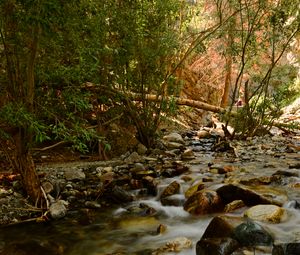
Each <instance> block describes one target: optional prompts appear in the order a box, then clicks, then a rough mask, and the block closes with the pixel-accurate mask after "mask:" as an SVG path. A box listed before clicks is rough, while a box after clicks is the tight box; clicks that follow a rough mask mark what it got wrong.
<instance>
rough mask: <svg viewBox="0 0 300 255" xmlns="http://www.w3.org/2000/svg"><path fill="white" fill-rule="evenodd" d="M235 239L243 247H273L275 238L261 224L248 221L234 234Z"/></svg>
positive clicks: (239, 226) (237, 228)
mask: <svg viewBox="0 0 300 255" xmlns="http://www.w3.org/2000/svg"><path fill="white" fill-rule="evenodd" d="M233 237H234V239H236V240H237V241H238V242H239V243H240V244H241V245H242V246H252V247H254V246H271V245H272V244H273V237H272V236H271V235H270V233H269V232H268V231H266V230H265V229H264V228H263V227H262V226H260V225H259V224H257V223H255V222H253V221H251V220H248V221H247V222H244V223H242V224H240V225H238V226H237V227H236V228H235V229H234V232H233Z"/></svg>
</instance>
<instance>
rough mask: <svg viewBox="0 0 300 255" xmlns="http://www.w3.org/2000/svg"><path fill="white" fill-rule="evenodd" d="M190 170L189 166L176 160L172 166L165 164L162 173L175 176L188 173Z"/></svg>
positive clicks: (165, 175)
mask: <svg viewBox="0 0 300 255" xmlns="http://www.w3.org/2000/svg"><path fill="white" fill-rule="evenodd" d="M188 171H189V168H188V167H187V166H186V165H184V164H182V162H180V161H174V162H172V164H171V166H169V165H167V166H164V169H163V170H162V172H161V175H162V176H163V177H175V176H178V175H181V174H183V173H186V172H188Z"/></svg>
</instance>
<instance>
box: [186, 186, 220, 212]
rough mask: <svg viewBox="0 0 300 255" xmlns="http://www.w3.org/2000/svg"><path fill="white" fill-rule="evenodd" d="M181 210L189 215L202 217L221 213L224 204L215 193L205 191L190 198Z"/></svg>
mask: <svg viewBox="0 0 300 255" xmlns="http://www.w3.org/2000/svg"><path fill="white" fill-rule="evenodd" d="M183 208H184V210H186V211H187V212H189V213H191V214H195V215H203V214H207V213H216V212H220V211H222V210H223V208H224V204H223V202H222V200H221V198H220V196H219V195H218V193H217V192H215V191H213V190H207V189H205V190H201V191H198V192H196V193H194V194H193V195H192V196H190V197H189V198H188V199H187V201H186V202H185V203H184V207H183Z"/></svg>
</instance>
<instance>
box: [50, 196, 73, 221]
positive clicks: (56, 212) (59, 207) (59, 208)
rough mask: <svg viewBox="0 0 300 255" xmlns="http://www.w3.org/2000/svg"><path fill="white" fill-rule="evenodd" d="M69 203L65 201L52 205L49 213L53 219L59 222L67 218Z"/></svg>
mask: <svg viewBox="0 0 300 255" xmlns="http://www.w3.org/2000/svg"><path fill="white" fill-rule="evenodd" d="M68 204H69V203H68V202H67V201H65V200H58V201H56V202H54V203H52V204H51V205H50V208H49V212H50V215H51V217H52V218H53V219H55V220H57V219H60V218H63V217H65V216H66V213H67V207H66V206H67V205H68Z"/></svg>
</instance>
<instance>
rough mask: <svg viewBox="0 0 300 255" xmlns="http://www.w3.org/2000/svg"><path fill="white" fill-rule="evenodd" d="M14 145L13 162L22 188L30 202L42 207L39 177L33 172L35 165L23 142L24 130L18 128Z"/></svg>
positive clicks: (24, 139) (24, 137)
mask: <svg viewBox="0 0 300 255" xmlns="http://www.w3.org/2000/svg"><path fill="white" fill-rule="evenodd" d="M13 139H14V143H15V150H14V151H15V155H14V162H15V167H16V171H17V172H18V173H19V174H20V175H21V180H22V184H23V188H24V190H25V191H26V194H27V195H28V196H29V197H30V199H31V200H32V202H34V203H35V204H36V205H39V206H42V204H41V203H42V200H43V197H42V192H41V185H40V180H39V177H38V175H37V173H36V170H35V165H34V162H33V159H32V156H31V154H30V151H29V150H28V148H26V145H25V143H24V141H26V134H25V130H24V128H20V129H19V132H18V133H16V134H15V135H14V137H13Z"/></svg>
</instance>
